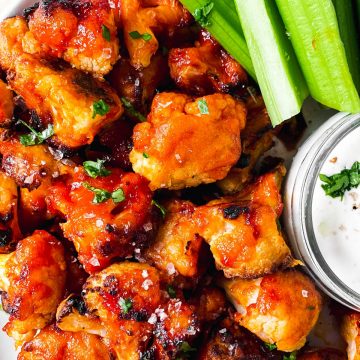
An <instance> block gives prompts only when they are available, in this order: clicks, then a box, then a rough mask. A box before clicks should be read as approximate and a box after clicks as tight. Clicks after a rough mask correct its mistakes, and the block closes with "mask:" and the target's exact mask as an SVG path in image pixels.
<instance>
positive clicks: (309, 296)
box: [222, 270, 322, 352]
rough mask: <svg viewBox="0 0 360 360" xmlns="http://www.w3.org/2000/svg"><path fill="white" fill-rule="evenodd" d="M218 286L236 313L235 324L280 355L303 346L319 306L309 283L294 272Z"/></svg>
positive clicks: (223, 282) (318, 297) (227, 281)
mask: <svg viewBox="0 0 360 360" xmlns="http://www.w3.org/2000/svg"><path fill="white" fill-rule="evenodd" d="M222 285H223V287H224V289H225V291H226V293H227V296H228V297H229V299H230V301H231V302H232V303H233V305H234V306H235V308H236V310H237V311H238V313H237V314H236V315H235V319H236V320H237V321H238V322H239V324H240V325H241V326H244V327H245V328H247V329H248V330H250V331H251V332H252V333H254V334H255V335H257V336H258V337H259V338H260V339H261V340H263V341H265V342H267V343H270V344H276V346H277V349H278V350H280V351H287V352H291V351H294V350H298V349H300V348H301V347H302V346H303V345H304V344H305V341H306V337H307V335H308V334H309V332H310V331H311V329H312V328H313V326H314V325H315V323H316V321H317V319H318V316H319V313H320V310H321V306H322V299H321V296H320V294H319V292H318V291H317V290H316V288H315V286H314V284H313V283H312V281H311V280H310V279H309V278H308V277H307V276H305V275H304V274H302V273H301V272H300V271H297V270H290V271H286V272H277V273H275V274H273V275H266V276H264V277H263V278H259V279H254V280H244V279H240V278H236V279H224V280H223V281H222Z"/></svg>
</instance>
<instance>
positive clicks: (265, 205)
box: [195, 168, 293, 278]
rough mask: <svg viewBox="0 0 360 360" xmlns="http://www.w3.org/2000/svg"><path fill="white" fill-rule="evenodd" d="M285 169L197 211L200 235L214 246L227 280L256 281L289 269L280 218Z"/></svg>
mask: <svg viewBox="0 0 360 360" xmlns="http://www.w3.org/2000/svg"><path fill="white" fill-rule="evenodd" d="M281 171H282V168H280V169H279V170H275V171H274V172H271V173H268V174H265V175H263V176H261V177H260V178H259V179H257V181H256V182H255V183H254V184H250V185H249V186H248V187H246V188H245V189H244V190H243V192H241V193H238V194H236V195H234V196H233V197H224V198H220V199H217V200H214V201H212V202H210V203H208V204H206V205H203V206H200V207H198V208H197V209H196V215H195V216H196V218H197V219H198V223H200V224H201V227H200V228H199V229H198V230H197V233H198V234H199V235H200V236H201V237H203V238H204V239H205V241H206V242H207V243H208V244H209V245H210V251H211V253H212V255H213V257H214V259H215V264H216V267H217V268H218V269H219V270H223V272H224V274H225V276H226V277H234V276H239V277H241V278H255V277H259V276H263V275H265V274H268V273H271V272H274V271H275V270H276V269H279V268H280V269H281V268H285V267H287V266H289V265H291V264H292V263H293V258H292V256H291V252H290V249H289V247H288V246H287V244H286V242H285V240H284V238H283V236H282V234H281V230H280V229H279V227H278V218H279V216H280V215H281V212H282V206H283V205H282V200H281V194H280V186H281V178H282V174H283V173H282V172H281Z"/></svg>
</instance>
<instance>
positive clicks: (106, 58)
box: [23, 0, 119, 77]
mask: <svg viewBox="0 0 360 360" xmlns="http://www.w3.org/2000/svg"><path fill="white" fill-rule="evenodd" d="M28 23H29V30H30V31H29V32H28V33H26V34H25V36H24V39H23V46H24V49H25V51H26V52H29V53H40V55H41V57H47V56H56V57H61V58H63V59H64V60H66V61H68V62H69V63H70V64H71V65H72V66H73V67H75V68H77V69H80V70H83V71H86V72H90V73H92V74H94V75H96V76H98V77H102V76H103V75H105V74H107V73H108V72H109V71H110V70H111V68H112V66H113V65H114V64H115V62H116V61H117V60H118V58H119V41H118V37H117V27H116V24H115V18H114V14H113V11H112V10H111V8H110V6H109V1H108V0H90V1H89V0H78V1H63V0H55V1H51V2H50V1H46V0H41V1H40V2H39V6H38V8H37V9H36V10H35V11H34V12H32V13H31V14H30V15H29V16H28Z"/></svg>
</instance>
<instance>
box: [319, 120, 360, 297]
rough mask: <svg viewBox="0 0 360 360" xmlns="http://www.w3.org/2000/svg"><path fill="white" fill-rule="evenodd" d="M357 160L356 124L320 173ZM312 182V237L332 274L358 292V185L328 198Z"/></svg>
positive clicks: (338, 169)
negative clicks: (342, 194)
mask: <svg viewBox="0 0 360 360" xmlns="http://www.w3.org/2000/svg"><path fill="white" fill-rule="evenodd" d="M355 161H360V127H358V128H357V129H355V130H354V131H352V132H351V133H350V134H348V135H347V136H346V137H345V138H344V139H342V140H341V141H340V142H339V143H338V145H337V146H336V147H335V148H334V149H333V151H332V152H331V153H330V155H329V156H328V158H327V159H326V161H325V163H324V165H323V167H322V169H321V173H322V174H325V175H328V176H330V175H333V174H336V173H339V172H341V170H343V169H344V168H347V169H350V168H351V166H352V165H353V163H354V162H355ZM321 184H323V182H321V181H320V179H318V180H317V182H316V184H315V190H314V197H313V202H312V220H313V227H314V232H315V236H316V241H317V244H318V246H319V249H320V251H321V253H322V256H323V257H324V259H325V261H326V262H327V264H328V265H329V267H330V268H331V270H332V271H333V272H334V273H335V275H336V276H337V277H338V278H339V279H340V280H341V281H342V282H343V283H345V284H346V285H347V286H348V287H350V288H351V289H352V290H354V291H356V292H357V293H359V294H360V186H359V187H358V188H357V189H351V190H350V191H348V192H346V193H345V196H344V198H343V199H342V200H341V198H335V199H333V198H331V197H330V196H327V195H326V194H325V192H324V190H323V189H322V187H321Z"/></svg>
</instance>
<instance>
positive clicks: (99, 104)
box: [92, 99, 110, 119]
mask: <svg viewBox="0 0 360 360" xmlns="http://www.w3.org/2000/svg"><path fill="white" fill-rule="evenodd" d="M109 110H110V106H109V105H108V104H107V103H106V102H105V101H104V100H103V99H100V100H99V101H95V102H94V104H93V115H92V117H93V119H94V118H95V117H96V115H101V116H103V115H106V114H107V113H108V112H109Z"/></svg>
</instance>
